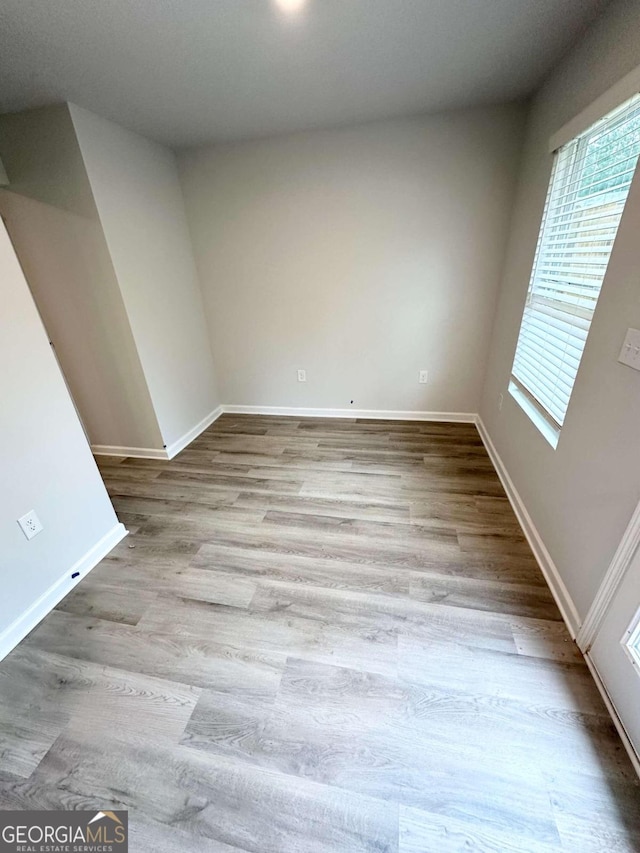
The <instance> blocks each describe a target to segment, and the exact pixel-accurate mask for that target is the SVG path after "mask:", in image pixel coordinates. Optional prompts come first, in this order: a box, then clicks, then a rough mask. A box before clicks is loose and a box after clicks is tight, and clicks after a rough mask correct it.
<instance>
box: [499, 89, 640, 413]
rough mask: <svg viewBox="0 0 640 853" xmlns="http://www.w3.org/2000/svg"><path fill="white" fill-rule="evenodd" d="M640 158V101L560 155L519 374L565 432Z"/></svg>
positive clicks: (522, 383) (533, 278)
mask: <svg viewBox="0 0 640 853" xmlns="http://www.w3.org/2000/svg"><path fill="white" fill-rule="evenodd" d="M639 154H640V95H637V96H635V97H634V98H632V99H631V100H630V101H627V102H626V103H625V104H623V105H622V106H620V107H619V108H618V109H616V110H614V111H613V112H612V113H610V114H609V115H607V116H605V118H603V119H601V120H600V121H599V122H597V123H596V124H594V125H593V126H592V127H590V128H589V129H588V130H587V131H585V132H584V133H582V134H580V136H577V137H576V138H575V139H573V140H572V141H571V142H569V143H567V145H563V146H562V148H560V149H559V150H558V151H557V152H556V154H555V161H554V166H553V172H552V175H551V182H550V184H549V190H548V193H547V200H546V204H545V208H544V213H543V217H542V225H541V228H540V235H539V237H538V245H537V248H536V254H535V258H534V262H533V270H532V272H531V281H530V283H529V292H528V294H527V301H526V305H525V309H524V315H523V318H522V325H521V327H520V335H519V337H518V345H517V348H516V354H515V359H514V362H513V369H512V374H513V378H514V379H515V380H516V384H517V385H519V386H520V387H521V388H523V389H524V390H525V391H526V392H527V393H528V394H529V395H530V396H531V397H533V399H534V400H535V402H536V403H537V404H538V406H539V407H541V408H542V409H543V410H544V412H545V413H546V414H547V415H549V416H550V417H551V419H552V421H553V422H554V423H555V424H556V425H557V426H558V427H561V426H562V424H563V422H564V418H565V415H566V412H567V406H568V405H569V398H570V397H571V391H572V390H573V383H574V381H575V378H576V374H577V372H578V367H579V365H580V359H581V358H582V352H583V350H584V345H585V342H586V339H587V334H588V332H589V326H590V325H591V318H592V317H593V312H594V310H595V307H596V302H597V301H598V296H599V295H600V287H601V285H602V280H603V278H604V275H605V272H606V270H607V264H608V263H609V256H610V255H611V249H612V247H613V242H614V240H615V237H616V233H617V230H618V225H619V223H620V218H621V216H622V211H623V209H624V205H625V202H626V200H627V195H628V193H629V187H630V185H631V179H632V177H633V173H634V171H635V168H636V164H637V161H638V155H639Z"/></svg>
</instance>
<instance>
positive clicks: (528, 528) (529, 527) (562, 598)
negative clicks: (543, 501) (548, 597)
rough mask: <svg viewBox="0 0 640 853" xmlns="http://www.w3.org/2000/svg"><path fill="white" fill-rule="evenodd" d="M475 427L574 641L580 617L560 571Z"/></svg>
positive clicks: (483, 433)
mask: <svg viewBox="0 0 640 853" xmlns="http://www.w3.org/2000/svg"><path fill="white" fill-rule="evenodd" d="M476 426H477V427H478V432H479V433H480V438H481V439H482V441H483V443H484V446H485V447H486V449H487V453H488V454H489V457H490V459H491V461H492V462H493V465H494V468H495V469H496V472H497V474H498V477H499V478H500V482H501V483H502V485H503V486H504V490H505V492H506V493H507V497H508V498H509V501H510V503H511V506H512V507H513V511H514V512H515V514H516V518H517V519H518V521H519V522H520V526H521V527H522V530H523V531H524V535H525V536H526V537H527V541H528V542H529V545H530V546H531V550H532V551H533V555H534V557H535V558H536V560H537V562H538V565H539V566H540V570H541V571H542V574H543V575H544V578H545V580H546V582H547V584H548V586H549V589H550V590H551V593H552V595H553V597H554V598H555V600H556V604H557V605H558V608H559V609H560V613H561V614H562V618H563V619H564V621H565V623H566V626H567V628H568V629H569V633H570V634H571V637H572V639H574V640H575V638H576V633H577V631H578V627H579V625H580V617H579V615H578V610H577V609H576V606H575V604H574V603H573V600H572V598H571V596H570V595H569V591H568V590H567V588H566V586H565V585H564V582H563V580H562V578H561V577H560V572H559V571H558V568H557V566H556V564H555V563H554V562H553V559H552V558H551V554H550V553H549V552H548V551H547V548H546V546H545V544H544V542H543V541H542V537H541V536H540V534H539V533H538V530H537V528H536V526H535V524H534V523H533V519H532V518H531V516H530V515H529V513H528V512H527V508H526V506H525V504H524V501H523V500H522V498H521V497H520V494H519V493H518V490H517V489H516V487H515V486H514V484H513V480H512V479H511V477H510V476H509V472H508V471H507V469H506V468H505V465H504V462H503V461H502V459H501V458H500V456H499V454H498V451H497V450H496V448H495V446H494V444H493V442H492V441H491V438H490V437H489V433H488V432H487V429H486V427H485V425H484V424H483V422H482V418H481V417H480V416H479V415H478V418H477V419H476Z"/></svg>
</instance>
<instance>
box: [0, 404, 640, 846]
mask: <svg viewBox="0 0 640 853" xmlns="http://www.w3.org/2000/svg"><path fill="white" fill-rule="evenodd" d="M100 466H101V469H102V472H103V476H104V479H105V483H106V484H107V487H108V489H109V492H110V494H111V495H112V497H113V502H114V504H115V507H116V510H117V511H118V514H119V516H120V518H121V520H122V521H124V522H125V524H126V525H127V526H128V527H129V529H130V530H131V536H129V537H128V538H127V539H125V540H124V541H123V542H122V543H121V544H120V545H118V547H117V548H116V550H115V551H113V552H112V554H111V555H110V556H109V557H108V558H107V559H105V560H104V561H103V562H102V563H101V564H100V565H99V566H98V567H97V568H96V569H94V571H93V572H92V573H91V574H90V575H89V576H88V577H87V578H85V579H84V580H83V581H82V582H81V583H80V585H79V586H78V587H77V588H76V590H75V591H74V592H73V593H72V594H71V595H69V596H68V597H67V598H66V599H65V600H64V601H63V602H62V603H61V604H60V605H59V607H58V608H57V609H56V610H55V611H54V612H52V613H51V614H50V615H49V616H48V617H47V618H46V619H45V620H44V621H43V622H42V623H41V624H40V625H39V626H38V627H37V628H36V629H35V630H34V631H33V632H32V633H31V635H30V636H29V637H28V638H27V639H26V640H25V641H24V642H23V643H22V644H21V645H20V646H19V647H18V648H17V649H15V650H14V652H12V653H11V655H9V656H8V657H7V658H6V659H5V660H4V661H3V662H2V664H0V755H1V758H2V764H1V770H0V808H4V809H9V808H19V809H24V808H59V807H62V808H93V807H100V808H105V807H108V808H127V809H129V810H130V818H129V820H130V826H131V836H132V840H131V844H130V850H131V851H132V853H138V851H150V853H151V851H153V853H157V851H162V853H164V851H167V852H168V853H172V852H173V851H176V853H177V852H178V851H180V853H184V851H204V853H207V851H215V852H216V853H222V851H228V853H233V851H236V853H238V851H252V853H290V852H291V853H292V851H295V853H356V851H358V852H360V851H362V853H364V851H367V853H373V851H376V853H381V852H382V851H387V852H388V853H452V852H453V851H456V853H457V851H496V852H497V853H502V851H511V853H533V851H537V853H550V851H572V853H595V851H599V852H600V853H613V852H614V851H638V850H640V787H639V783H638V779H637V778H636V777H635V775H634V773H633V770H632V768H631V765H630V763H629V761H628V759H627V757H626V755H625V753H624V750H623V748H622V746H621V744H620V741H619V739H618V737H617V735H616V733H615V730H614V728H613V725H612V723H611V721H610V719H609V716H608V715H607V712H606V710H605V708H604V706H603V704H602V701H601V699H600V697H599V694H598V692H597V690H596V687H595V685H594V684H593V682H592V680H591V678H590V675H589V672H588V670H587V669H586V667H585V665H584V662H583V661H582V658H581V656H580V655H579V653H578V652H577V651H576V648H575V646H574V645H573V643H572V642H571V641H570V639H569V636H568V634H567V633H566V630H565V628H564V626H563V624H562V622H561V621H560V615H559V613H558V610H557V608H556V606H555V604H554V602H553V600H552V597H551V595H550V593H549V591H548V589H547V587H546V586H545V583H544V580H543V578H542V576H541V574H540V572H539V570H538V568H537V566H536V563H535V561H534V559H533V557H532V555H531V552H530V550H529V547H528V545H527V543H526V541H525V539H524V538H523V535H522V533H521V531H520V529H519V527H518V524H517V522H516V519H515V517H514V515H513V512H512V510H511V508H510V506H509V503H508V501H507V499H506V497H505V495H504V492H503V490H502V488H501V485H500V482H499V480H498V478H497V476H496V474H495V472H494V470H493V468H492V466H491V463H490V461H489V458H488V457H487V455H486V453H485V451H484V449H483V446H482V444H481V442H480V439H479V437H478V434H477V432H476V430H475V427H473V426H471V425H463V424H433V423H405V422H371V421H362V420H358V421H349V420H300V421H299V420H295V419H287V418H266V417H249V416H232V415H225V416H223V417H222V418H221V419H220V420H218V421H217V422H216V423H215V424H214V425H213V426H212V427H210V428H209V429H208V430H207V431H206V432H205V433H204V434H203V435H202V436H201V437H200V438H198V439H197V441H195V442H194V443H193V444H192V445H191V446H190V447H189V448H188V449H187V450H185V451H184V452H183V453H181V454H180V455H179V456H178V457H177V458H176V459H175V460H173V461H172V462H155V461H150V460H136V459H126V460H118V459H106V458H104V459H102V460H101V461H100Z"/></svg>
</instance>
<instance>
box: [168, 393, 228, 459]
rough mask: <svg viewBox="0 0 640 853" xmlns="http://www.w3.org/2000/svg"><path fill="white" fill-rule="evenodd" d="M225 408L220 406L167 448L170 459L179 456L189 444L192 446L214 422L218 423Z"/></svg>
mask: <svg viewBox="0 0 640 853" xmlns="http://www.w3.org/2000/svg"><path fill="white" fill-rule="evenodd" d="M223 411H224V408H223V407H222V406H218V407H217V408H215V409H214V410H213V411H212V412H209V414H208V415H207V416H206V417H204V418H203V419H202V420H201V421H200V422H199V423H197V424H196V425H195V426H194V427H192V428H191V429H190V430H189V431H188V432H185V434H184V435H183V436H181V438H179V439H178V440H177V441H174V442H173V443H172V444H169V445H168V446H167V457H168V458H169V459H173V457H174V456H177V455H178V453H180V451H181V450H184V449H185V447H186V446H187V445H188V444H191V442H192V441H194V440H195V439H196V438H197V437H198V436H199V435H200V433H202V432H204V431H205V429H206V428H207V427H209V426H211V424H212V423H213V422H214V421H217V420H218V418H219V417H220V415H221V414H222V413H223Z"/></svg>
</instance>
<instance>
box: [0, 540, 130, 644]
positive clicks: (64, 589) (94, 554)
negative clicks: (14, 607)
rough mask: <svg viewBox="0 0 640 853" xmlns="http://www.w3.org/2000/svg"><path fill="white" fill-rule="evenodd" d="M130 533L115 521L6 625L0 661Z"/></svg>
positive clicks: (0, 641) (2, 636)
mask: <svg viewBox="0 0 640 853" xmlns="http://www.w3.org/2000/svg"><path fill="white" fill-rule="evenodd" d="M127 533H128V531H127V529H126V528H125V526H124V524H116V525H115V526H114V527H112V529H111V530H110V531H109V532H108V533H106V534H105V535H104V536H103V537H102V539H100V540H99V541H98V542H96V544H95V545H94V546H93V548H91V549H90V550H89V551H87V553H86V554H84V555H83V556H82V557H80V559H79V560H77V561H76V562H75V563H74V564H73V565H72V566H69V568H68V569H67V570H66V571H65V573H64V574H63V575H62V577H61V578H59V579H58V580H57V581H56V582H55V583H53V584H52V585H51V586H50V587H49V589H47V590H45V592H43V593H42V595H41V596H40V597H39V598H37V599H36V600H35V601H34V602H33V604H31V605H30V606H29V607H28V608H27V609H26V610H25V611H24V613H21V614H20V616H18V618H17V619H15V620H14V621H13V622H12V623H11V625H9V627H8V628H5V630H4V631H3V632H2V633H1V634H0V660H2V659H3V658H4V657H6V655H8V654H9V652H10V651H11V650H12V649H14V648H15V647H16V646H17V645H18V643H19V642H20V641H21V640H23V639H24V638H25V637H26V636H27V634H28V633H29V632H30V631H32V630H33V629H34V628H35V626H36V625H37V624H38V622H40V621H41V620H42V619H44V617H45V616H46V615H47V614H48V613H50V612H51V611H52V610H53V608H54V607H55V606H56V605H57V604H59V603H60V602H61V601H62V599H63V598H64V597H65V595H67V593H69V592H71V590H72V589H73V588H74V586H76V584H79V583H80V581H81V580H82V578H83V577H85V576H86V575H87V573H88V572H90V571H91V569H93V568H94V567H95V566H97V565H98V563H99V562H100V560H102V559H103V558H104V557H106V556H107V554H108V553H109V552H110V551H111V550H112V549H113V548H115V546H116V545H117V544H118V542H120V541H122V539H124V537H125V536H126V535H127ZM76 572H77V573H78V577H75V578H72V577H71V576H72V575H74V574H76Z"/></svg>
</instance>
